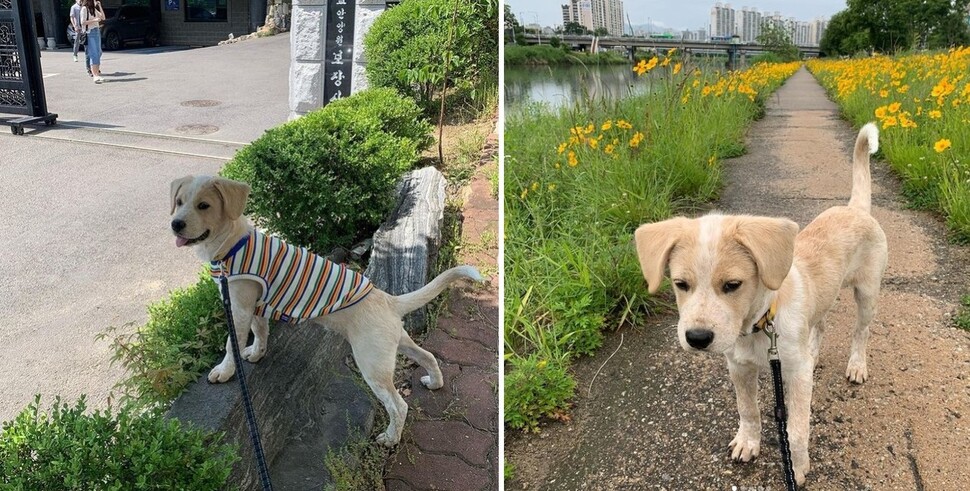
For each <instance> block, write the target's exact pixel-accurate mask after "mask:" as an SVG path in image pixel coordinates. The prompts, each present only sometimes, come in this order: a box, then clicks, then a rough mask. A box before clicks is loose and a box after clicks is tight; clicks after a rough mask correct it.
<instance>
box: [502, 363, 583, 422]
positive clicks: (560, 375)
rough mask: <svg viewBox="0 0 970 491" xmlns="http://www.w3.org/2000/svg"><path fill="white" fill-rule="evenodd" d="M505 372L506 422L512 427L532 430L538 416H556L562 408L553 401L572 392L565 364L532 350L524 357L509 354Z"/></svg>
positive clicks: (561, 399)
mask: <svg viewBox="0 0 970 491" xmlns="http://www.w3.org/2000/svg"><path fill="white" fill-rule="evenodd" d="M509 365H510V366H511V368H512V370H508V371H507V372H506V373H507V375H506V376H505V423H506V424H507V425H508V426H509V427H510V428H514V429H521V430H525V431H535V430H537V429H538V426H537V424H538V421H539V420H540V419H541V418H546V417H552V416H555V415H556V413H557V412H558V411H560V410H562V409H563V407H561V406H560V405H559V404H557V403H556V402H553V401H564V400H566V399H568V398H569V397H571V396H572V394H573V390H574V389H575V388H576V381H575V380H573V378H572V377H570V376H569V373H567V371H566V369H565V367H563V365H562V364H561V363H558V362H556V361H549V360H546V359H543V358H541V357H540V356H538V355H536V354H535V353H533V354H532V355H529V356H528V357H525V358H510V359H509Z"/></svg>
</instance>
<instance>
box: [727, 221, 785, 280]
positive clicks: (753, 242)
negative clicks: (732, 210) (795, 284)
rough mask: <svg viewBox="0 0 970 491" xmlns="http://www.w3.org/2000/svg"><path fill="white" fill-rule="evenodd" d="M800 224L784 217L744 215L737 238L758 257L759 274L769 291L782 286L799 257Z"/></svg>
mask: <svg viewBox="0 0 970 491" xmlns="http://www.w3.org/2000/svg"><path fill="white" fill-rule="evenodd" d="M796 235H798V224H797V223H795V222H793V221H791V220H786V219H784V218H768V217H741V218H740V221H739V222H738V228H737V231H736V232H735V239H736V240H737V241H738V242H739V243H740V244H741V245H742V246H743V247H744V248H745V249H747V250H748V251H750V252H751V257H752V258H754V263H755V265H757V266H758V276H760V277H761V282H762V283H764V285H765V286H766V287H768V289H769V290H777V289H779V288H781V283H782V282H783V281H785V277H786V276H788V271H789V270H790V269H791V263H792V260H794V256H795V236H796Z"/></svg>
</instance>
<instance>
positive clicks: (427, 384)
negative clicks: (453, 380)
mask: <svg viewBox="0 0 970 491" xmlns="http://www.w3.org/2000/svg"><path fill="white" fill-rule="evenodd" d="M421 383H422V384H424V386H425V387H427V388H428V390H438V389H440V388H442V387H444V386H445V382H444V380H440V381H438V382H437V383H433V382H432V380H431V376H430V375H425V376H424V377H421Z"/></svg>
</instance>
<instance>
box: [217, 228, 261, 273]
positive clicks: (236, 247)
mask: <svg viewBox="0 0 970 491" xmlns="http://www.w3.org/2000/svg"><path fill="white" fill-rule="evenodd" d="M251 236H252V234H246V236H244V237H243V238H241V239H239V242H236V245H234V246H232V249H229V252H227V253H226V257H224V258H222V259H220V260H218V261H212V262H211V263H210V264H212V265H213V266H218V265H219V264H221V263H224V262H226V261H227V260H228V259H229V258H230V257H232V256H235V255H236V253H237V252H239V249H242V248H243V247H244V246H245V245H246V243H247V242H249V238H250V237H251Z"/></svg>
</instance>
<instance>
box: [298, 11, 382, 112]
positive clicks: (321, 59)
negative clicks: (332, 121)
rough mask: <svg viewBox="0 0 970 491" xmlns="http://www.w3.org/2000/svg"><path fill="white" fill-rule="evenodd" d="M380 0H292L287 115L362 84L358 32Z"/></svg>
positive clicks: (374, 15)
mask: <svg viewBox="0 0 970 491" xmlns="http://www.w3.org/2000/svg"><path fill="white" fill-rule="evenodd" d="M388 3H397V2H387V1H386V0H293V17H292V23H291V25H292V32H291V34H290V44H291V50H290V119H296V118H298V117H300V116H302V115H304V114H306V113H308V112H310V111H313V110H314V109H318V108H320V107H323V106H324V105H326V104H327V102H329V101H331V100H335V99H339V98H341V97H347V96H348V95H350V94H352V93H354V92H357V91H358V90H361V89H364V88H366V87H367V76H366V74H365V71H364V67H365V66H366V64H367V61H366V59H365V58H364V36H365V35H366V34H367V31H368V30H369V29H370V26H371V25H373V23H374V19H376V18H377V16H379V15H380V14H381V13H382V12H383V11H384V10H385V9H387V4H388Z"/></svg>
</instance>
